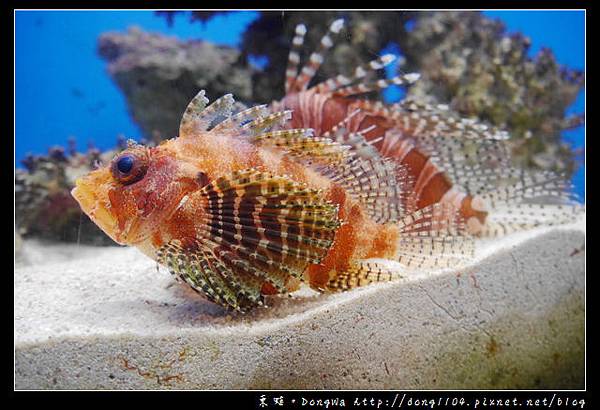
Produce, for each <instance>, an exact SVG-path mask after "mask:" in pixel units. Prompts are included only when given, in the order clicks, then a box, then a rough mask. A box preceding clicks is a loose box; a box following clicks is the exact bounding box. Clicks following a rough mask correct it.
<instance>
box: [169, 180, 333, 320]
mask: <svg viewBox="0 0 600 410" xmlns="http://www.w3.org/2000/svg"><path fill="white" fill-rule="evenodd" d="M199 195H201V198H202V201H201V202H202V203H203V205H202V209H201V210H199V217H198V218H199V220H200V221H201V222H202V223H201V224H200V225H199V226H198V227H197V232H198V233H197V235H198V237H197V238H194V240H193V241H191V242H189V243H188V244H187V245H181V244H173V243H170V244H169V245H167V247H165V248H164V249H162V248H161V249H162V250H161V252H160V255H161V257H160V260H159V261H160V262H161V263H164V264H165V265H167V266H168V267H169V269H171V270H172V271H173V272H174V273H176V274H177V275H178V276H180V277H181V278H182V279H183V280H185V281H186V282H187V283H188V284H190V285H191V286H192V287H193V288H195V289H196V290H198V291H200V292H202V293H205V294H206V295H207V296H208V297H209V298H210V299H211V300H212V301H214V302H216V303H218V304H220V305H223V306H227V307H229V308H233V309H235V310H240V311H245V310H247V309H249V308H251V307H252V306H256V305H258V304H260V303H262V290H263V289H264V287H265V285H266V284H268V287H269V288H274V289H276V290H277V292H279V293H283V292H286V291H287V283H288V280H289V279H290V278H291V277H296V278H302V275H303V273H304V271H305V269H306V267H307V266H308V265H309V264H311V263H312V264H318V263H320V261H321V259H322V258H323V257H324V256H325V255H326V253H327V251H328V250H329V248H330V247H331V246H332V244H333V240H334V237H335V233H336V230H337V228H338V227H339V225H340V221H339V220H338V218H337V206H336V205H333V204H331V203H329V202H328V201H326V200H324V199H323V195H322V194H321V193H320V192H319V191H318V190H313V189H308V188H307V187H306V186H304V185H302V184H299V183H296V182H294V181H292V180H290V179H289V178H287V177H284V176H274V175H271V174H267V173H262V172H257V171H255V170H246V171H239V172H235V173H233V174H232V175H231V176H228V177H221V178H218V179H217V180H215V181H213V182H212V183H209V184H208V185H206V186H204V187H203V188H202V189H201V191H200V192H199ZM175 245H177V246H175ZM163 255H164V256H163Z"/></svg>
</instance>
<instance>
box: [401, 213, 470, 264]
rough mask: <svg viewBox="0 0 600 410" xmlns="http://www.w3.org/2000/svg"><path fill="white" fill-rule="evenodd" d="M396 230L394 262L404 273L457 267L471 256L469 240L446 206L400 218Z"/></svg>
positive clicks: (460, 220)
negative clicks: (397, 236)
mask: <svg viewBox="0 0 600 410" xmlns="http://www.w3.org/2000/svg"><path fill="white" fill-rule="evenodd" d="M399 227H400V236H399V239H398V261H399V262H400V264H402V265H404V266H405V267H406V268H408V269H422V268H451V267H457V266H461V265H464V264H466V263H468V262H469V261H470V260H471V258H472V257H473V255H474V251H475V248H474V242H473V238H472V237H471V236H469V235H468V234H467V230H466V227H465V225H464V223H463V221H462V218H461V217H460V216H459V213H458V210H457V209H456V208H454V207H452V206H450V205H448V204H442V203H437V204H433V205H429V206H427V207H425V208H422V209H419V210H417V211H415V212H413V213H411V214H410V215H407V216H405V217H404V218H402V220H401V221H400V222H399Z"/></svg>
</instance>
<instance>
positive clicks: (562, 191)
mask: <svg viewBox="0 0 600 410" xmlns="http://www.w3.org/2000/svg"><path fill="white" fill-rule="evenodd" d="M513 174H515V175H516V177H515V176H513V181H511V182H508V183H501V184H499V186H497V187H496V188H495V189H493V190H491V191H489V192H487V193H483V194H481V195H477V196H476V197H475V199H474V202H475V201H476V202H478V203H479V205H478V207H479V208H485V209H486V211H488V212H489V214H488V217H487V219H486V223H485V224H484V226H483V230H482V232H481V235H482V236H487V237H495V236H501V235H505V234H508V233H512V232H516V231H521V230H525V229H531V228H536V227H540V226H553V225H561V224H566V223H571V222H574V221H575V220H576V219H577V218H578V217H580V216H581V215H582V214H583V213H584V212H585V207H584V206H583V205H582V204H580V203H578V202H577V197H576V195H574V194H573V193H572V192H571V189H572V184H571V183H570V182H569V181H568V180H567V179H566V178H565V177H564V176H562V175H557V174H554V173H552V172H541V173H528V172H525V171H519V172H517V171H513ZM514 179H516V181H515V180H514Z"/></svg>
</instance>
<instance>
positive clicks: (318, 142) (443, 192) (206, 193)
mask: <svg viewBox="0 0 600 410" xmlns="http://www.w3.org/2000/svg"><path fill="white" fill-rule="evenodd" d="M342 26H343V21H342V20H336V21H334V22H333V23H332V24H331V26H330V27H329V31H328V32H327V34H326V35H325V36H324V37H323V38H322V39H321V42H320V45H319V48H318V49H317V50H316V51H315V52H313V53H312V54H311V55H310V57H309V58H308V63H307V64H306V65H305V66H304V67H303V68H302V69H301V70H299V65H300V64H299V63H300V51H301V49H302V45H303V42H304V36H305V34H306V27H305V26H304V25H298V26H297V27H296V30H295V36H294V38H293V42H292V48H291V50H290V54H289V62H288V68H287V71H286V82H285V91H286V94H285V97H284V98H283V99H282V100H281V101H276V102H273V103H272V104H271V105H270V106H267V105H259V106H255V107H252V108H246V107H241V108H240V104H238V103H236V102H235V101H234V99H233V97H232V96H231V95H230V94H228V95H225V96H223V97H221V98H219V99H217V100H216V101H214V102H213V103H212V104H210V105H209V101H208V99H207V98H206V96H205V92H204V91H203V90H202V91H200V92H199V93H198V94H197V95H196V96H195V97H194V98H193V99H192V101H191V102H190V103H189V105H188V106H187V108H186V110H185V112H184V114H183V118H182V120H181V123H180V129H179V135H178V137H177V138H173V139H170V140H165V141H163V142H162V143H161V144H160V145H159V146H156V147H146V146H142V145H138V144H136V143H134V142H133V141H131V142H130V144H129V146H128V147H127V148H126V149H125V150H123V151H122V152H120V153H119V154H118V155H116V157H115V158H114V159H113V160H112V162H111V163H110V164H109V165H107V166H104V167H101V168H99V169H96V170H94V171H92V172H91V173H90V174H88V175H86V176H84V177H81V178H80V179H78V180H77V182H76V187H75V188H74V189H73V191H72V195H73V196H74V197H75V199H76V200H77V201H78V202H79V204H80V206H81V208H82V210H83V211H84V212H85V213H86V214H87V215H88V216H89V217H90V218H91V219H92V220H93V221H94V222H95V223H96V224H97V225H98V226H99V227H100V228H101V229H102V230H103V231H104V232H105V233H106V234H107V235H109V236H110V237H111V238H112V239H113V240H114V241H116V242H118V243H120V244H124V245H131V246H135V247H137V248H138V249H140V250H141V251H142V252H143V253H145V254H146V255H147V256H149V257H150V258H152V259H154V260H156V261H157V262H158V263H159V264H161V265H163V266H165V267H167V268H168V269H169V271H170V272H171V273H172V274H173V275H174V276H175V277H176V279H177V280H178V281H180V282H185V283H187V284H188V285H189V286H190V287H191V288H192V289H194V290H195V291H197V292H198V293H200V294H202V295H204V297H206V298H207V299H209V300H210V301H212V302H214V303H217V304H219V305H222V306H224V307H226V308H229V309H231V310H236V311H241V312H245V311H248V310H249V309H251V308H253V307H255V306H257V305H263V304H264V301H265V295H272V294H283V293H287V292H291V291H293V290H296V289H297V288H298V287H299V285H300V283H302V282H304V283H307V284H308V285H309V286H310V287H311V288H313V289H315V290H318V291H321V292H336V291H341V290H348V289H352V288H355V287H358V286H363V285H366V284H369V283H373V282H380V281H389V280H393V279H396V278H400V277H402V272H403V271H404V269H407V270H410V269H424V268H444V267H457V266H464V265H465V264H468V262H469V261H470V259H471V257H472V255H473V252H474V242H473V236H493V235H498V234H502V233H505V232H508V231H513V230H515V229H525V228H529V227H532V226H537V225H540V224H543V223H561V222H567V221H569V220H571V219H572V217H573V214H574V213H575V211H574V209H575V208H576V207H573V206H570V204H565V198H567V197H568V193H567V190H566V188H567V183H566V182H565V180H564V179H562V178H560V177H559V176H555V175H552V174H547V173H544V174H537V175H533V174H528V173H526V172H524V171H520V170H515V169H513V168H511V167H510V166H509V165H508V161H509V159H510V158H509V156H508V154H507V152H508V150H507V147H506V139H507V138H508V135H507V133H506V132H504V131H501V130H499V129H496V128H492V127H488V126H486V125H485V124H481V123H478V122H476V121H473V120H468V119H462V118H459V117H457V116H456V115H454V114H452V113H451V112H450V110H449V109H448V107H445V106H441V105H438V106H431V105H428V104H423V103H419V102H418V101H413V100H408V99H407V100H404V101H402V102H400V103H397V104H392V105H384V104H382V103H381V102H376V101H371V100H366V99H359V98H357V96H358V95H360V94H364V93H367V92H370V91H377V90H381V89H384V88H386V87H388V86H390V85H392V84H399V85H410V84H412V83H414V82H415V81H417V80H418V78H419V76H418V75H417V74H414V73H411V74H403V75H399V76H397V77H395V78H392V79H387V80H376V81H373V82H367V78H369V77H371V76H372V75H373V73H375V72H376V71H378V70H380V69H382V68H383V67H385V66H386V65H387V64H389V63H391V62H392V60H393V57H392V56H390V55H384V56H382V57H380V58H378V59H376V60H374V61H371V62H370V63H368V64H366V65H364V66H360V67H358V68H356V69H355V70H354V75H353V76H351V77H345V76H343V75H338V76H337V77H335V78H331V79H329V80H327V81H324V82H321V83H319V84H316V85H314V86H311V87H309V85H310V82H311V80H312V79H313V77H314V76H315V74H316V72H317V70H318V68H319V66H320V65H321V63H322V62H323V59H324V55H325V52H326V51H327V50H328V49H330V48H331V47H332V46H333V39H332V37H333V36H335V35H336V34H337V33H339V31H340V30H341V29H342ZM540 198H541V199H542V201H540ZM389 261H395V263H389Z"/></svg>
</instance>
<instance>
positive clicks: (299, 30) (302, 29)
mask: <svg viewBox="0 0 600 410" xmlns="http://www.w3.org/2000/svg"><path fill="white" fill-rule="evenodd" d="M305 35H306V26H305V25H304V24H298V25H297V26H296V29H295V35H294V38H293V40H292V48H291V49H290V54H289V55H288V65H287V69H286V70H285V93H286V94H287V93H288V92H289V91H290V89H291V88H292V86H293V85H294V82H295V81H296V78H297V77H298V65H299V64H300V50H301V49H302V45H303V44H304V36H305Z"/></svg>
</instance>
